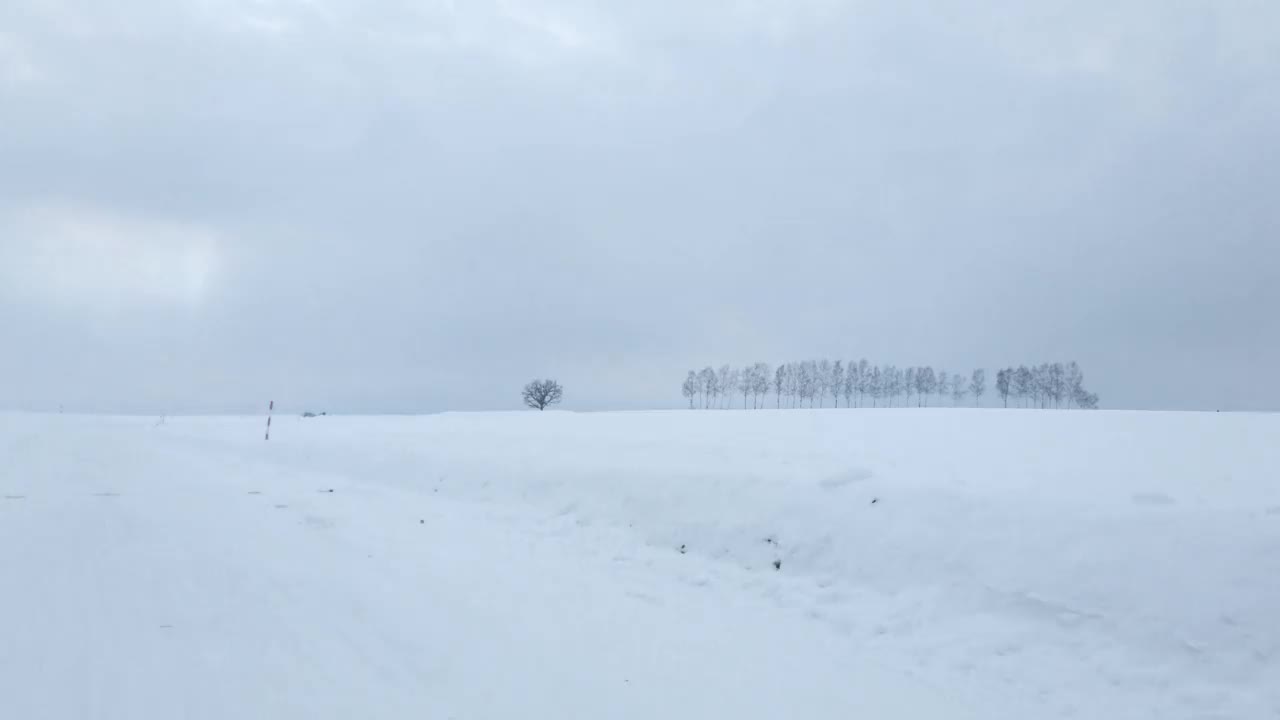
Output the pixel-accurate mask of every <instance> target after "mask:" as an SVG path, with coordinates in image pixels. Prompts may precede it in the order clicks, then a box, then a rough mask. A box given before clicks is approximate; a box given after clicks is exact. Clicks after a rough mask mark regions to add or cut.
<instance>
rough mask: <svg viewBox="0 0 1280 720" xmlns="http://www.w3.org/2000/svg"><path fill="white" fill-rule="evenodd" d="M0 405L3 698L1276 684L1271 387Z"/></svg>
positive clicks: (589, 705) (501, 697)
mask: <svg viewBox="0 0 1280 720" xmlns="http://www.w3.org/2000/svg"><path fill="white" fill-rule="evenodd" d="M261 426H262V419H261V418H168V419H167V420H165V421H163V422H159V421H157V419H155V418H149V419H144V418H97V417H74V416H41V415H0V549H2V550H3V558H4V560H3V563H0V573H2V575H0V577H3V580H4V582H3V586H2V587H0V623H3V624H2V626H0V716H3V717H6V718H9V717H11V718H24V719H25V718H56V719H63V718H67V719H71V718H76V719H79V718H102V719H113V720H114V719H121V720H124V719H126V718H127V719H129V720H138V719H148V720H149V719H156V720H160V719H164V720H168V719H169V718H210V719H213V718H219V719H221V718H238V719H243V718H273V719H279V718H306V719H308V720H310V719H313V718H357V717H359V718H450V717H453V718H458V719H459V720H462V719H464V718H514V717H521V718H605V717H607V718H721V717H723V718H735V719H737V718H757V717H758V718H851V717H868V718H871V717H874V718H913V719H915V718H981V719H983V720H990V719H993V718H1017V719H1018V720H1025V719H1026V718H1059V717H1078V718H1091V719H1092V718H1160V719H1161V720H1168V719H1170V718H1245V719H1248V718H1277V717H1280V416H1275V415H1244V414H1239V415H1237V414H1191V413H1123V412H1092V413H1089V412H1034V411H1021V412H1020V411H997V410H987V411H982V410H875V411H857V410H839V411H833V410H826V411H821V410H819V411H786V412H741V411H737V412H687V411H686V412H654V413H601V414H572V413H513V414H456V415H439V416H430V417H418V418H339V417H322V418H314V419H306V420H303V419H298V418H287V419H282V418H277V419H276V425H275V428H274V430H273V435H272V439H271V441H270V442H264V441H263V440H262V435H261V431H262V427H261Z"/></svg>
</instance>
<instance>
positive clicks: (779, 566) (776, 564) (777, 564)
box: [773, 560, 782, 570]
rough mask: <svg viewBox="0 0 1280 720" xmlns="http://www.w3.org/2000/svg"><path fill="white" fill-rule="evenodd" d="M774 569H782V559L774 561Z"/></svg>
mask: <svg viewBox="0 0 1280 720" xmlns="http://www.w3.org/2000/svg"><path fill="white" fill-rule="evenodd" d="M773 569H774V570H781V569H782V561H781V560H774V561H773Z"/></svg>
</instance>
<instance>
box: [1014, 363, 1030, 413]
mask: <svg viewBox="0 0 1280 720" xmlns="http://www.w3.org/2000/svg"><path fill="white" fill-rule="evenodd" d="M1012 382H1013V396H1014V398H1016V399H1018V400H1019V401H1021V402H1023V404H1024V406H1025V403H1026V400H1028V399H1029V398H1030V397H1031V390H1032V384H1033V383H1032V378H1031V368H1029V367H1027V366H1026V365H1019V366H1018V369H1017V370H1015V371H1013V378H1012Z"/></svg>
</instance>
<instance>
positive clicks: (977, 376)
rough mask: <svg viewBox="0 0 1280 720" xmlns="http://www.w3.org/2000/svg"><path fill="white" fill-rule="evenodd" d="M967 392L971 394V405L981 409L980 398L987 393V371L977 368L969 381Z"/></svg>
mask: <svg viewBox="0 0 1280 720" xmlns="http://www.w3.org/2000/svg"><path fill="white" fill-rule="evenodd" d="M969 392H970V393H972V394H973V404H974V405H977V406H978V407H982V396H983V395H984V394H985V393H986V392H987V371H986V370H983V369H982V368H978V369H977V370H974V371H973V376H972V377H971V378H970V379H969Z"/></svg>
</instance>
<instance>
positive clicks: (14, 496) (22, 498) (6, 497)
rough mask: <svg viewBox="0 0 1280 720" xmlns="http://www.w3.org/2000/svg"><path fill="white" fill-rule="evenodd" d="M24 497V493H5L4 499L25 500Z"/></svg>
mask: <svg viewBox="0 0 1280 720" xmlns="http://www.w3.org/2000/svg"><path fill="white" fill-rule="evenodd" d="M26 498H27V496H26V495H5V496H4V499H5V500H25V499H26Z"/></svg>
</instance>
